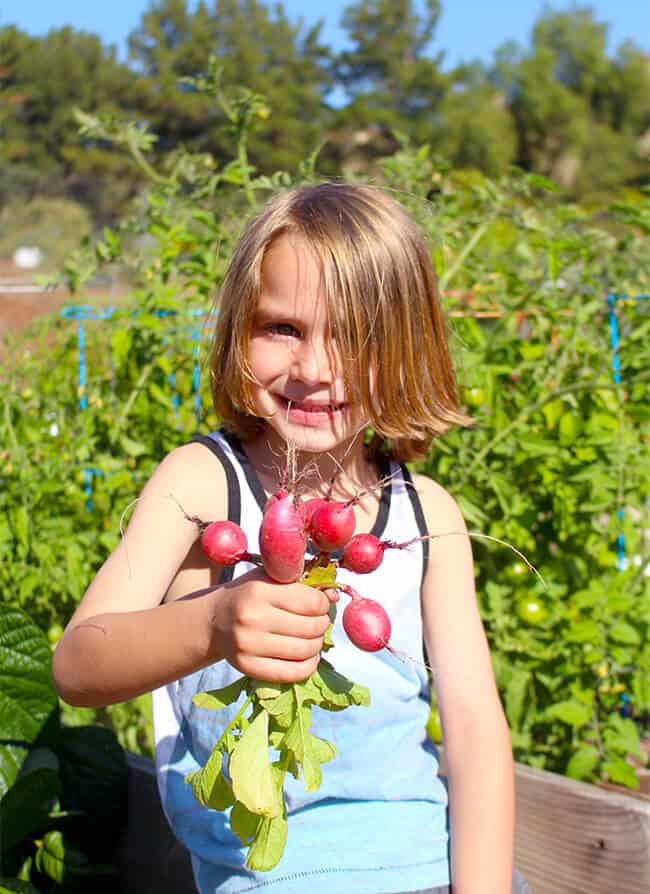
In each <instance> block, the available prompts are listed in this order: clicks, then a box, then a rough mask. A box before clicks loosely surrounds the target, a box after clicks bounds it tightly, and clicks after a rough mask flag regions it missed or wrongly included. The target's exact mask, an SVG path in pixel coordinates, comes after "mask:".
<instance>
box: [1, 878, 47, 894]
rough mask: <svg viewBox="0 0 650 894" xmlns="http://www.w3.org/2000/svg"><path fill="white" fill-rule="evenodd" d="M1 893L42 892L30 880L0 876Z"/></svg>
mask: <svg viewBox="0 0 650 894" xmlns="http://www.w3.org/2000/svg"><path fill="white" fill-rule="evenodd" d="M0 894H41V892H40V891H39V890H38V888H35V887H34V885H32V884H30V883H29V882H24V881H21V880H20V879H17V878H0Z"/></svg>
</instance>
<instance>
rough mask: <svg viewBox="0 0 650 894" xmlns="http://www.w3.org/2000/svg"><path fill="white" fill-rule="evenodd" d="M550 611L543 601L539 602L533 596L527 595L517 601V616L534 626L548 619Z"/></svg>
mask: <svg viewBox="0 0 650 894" xmlns="http://www.w3.org/2000/svg"><path fill="white" fill-rule="evenodd" d="M547 615H548V612H547V611H546V608H545V606H544V604H543V603H542V602H538V601H537V599H535V598H534V597H533V596H525V597H524V598H523V599H520V600H519V602H517V617H518V618H519V620H520V621H523V622H524V623H525V624H530V625H531V626H532V627H534V626H535V625H536V624H541V623H542V621H544V620H546V617H547Z"/></svg>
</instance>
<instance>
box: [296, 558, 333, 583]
mask: <svg viewBox="0 0 650 894" xmlns="http://www.w3.org/2000/svg"><path fill="white" fill-rule="evenodd" d="M303 583H304V584H306V585H307V586H308V587H322V586H334V584H335V583H336V564H335V563H334V562H329V563H328V564H327V565H314V567H313V568H312V569H311V570H310V571H308V573H307V574H306V575H305V577H304V578H303Z"/></svg>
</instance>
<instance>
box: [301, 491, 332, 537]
mask: <svg viewBox="0 0 650 894" xmlns="http://www.w3.org/2000/svg"><path fill="white" fill-rule="evenodd" d="M327 502H328V500H327V499H326V498H325V497H312V499H311V500H306V501H305V503H304V509H305V525H306V526H307V529H308V530H309V526H310V525H311V520H312V517H313V515H314V512H316V510H317V509H320V507H321V506H324V505H325V504H326V503H327Z"/></svg>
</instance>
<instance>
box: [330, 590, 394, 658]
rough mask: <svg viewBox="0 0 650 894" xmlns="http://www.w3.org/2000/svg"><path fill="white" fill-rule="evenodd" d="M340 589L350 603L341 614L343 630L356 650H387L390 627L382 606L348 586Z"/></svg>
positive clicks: (388, 647)
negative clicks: (348, 598)
mask: <svg viewBox="0 0 650 894" xmlns="http://www.w3.org/2000/svg"><path fill="white" fill-rule="evenodd" d="M341 589H342V590H343V591H344V592H345V593H347V594H348V596H350V597H351V598H350V602H349V603H348V604H347V605H346V607H345V611H344V612H343V629H344V630H345V632H346V633H347V635H348V637H349V638H350V642H351V643H353V644H354V645H355V646H356V647H357V648H358V649H362V650H363V651H364V652H378V651H379V650H380V649H389V650H390V651H392V649H391V648H390V646H389V645H388V641H389V639H390V633H391V626H390V619H389V617H388V615H387V614H386V611H385V610H384V608H383V606H381V605H380V604H379V603H378V602H375V600H374V599H366V598H365V597H364V596H360V595H359V594H358V593H357V591H356V590H354V589H353V588H352V587H349V586H343V587H341Z"/></svg>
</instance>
